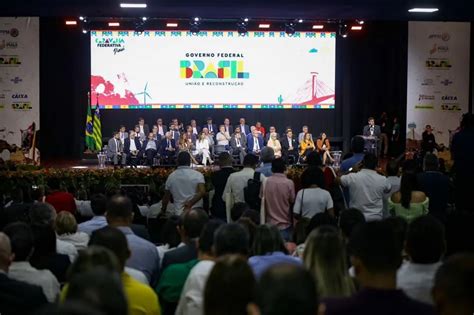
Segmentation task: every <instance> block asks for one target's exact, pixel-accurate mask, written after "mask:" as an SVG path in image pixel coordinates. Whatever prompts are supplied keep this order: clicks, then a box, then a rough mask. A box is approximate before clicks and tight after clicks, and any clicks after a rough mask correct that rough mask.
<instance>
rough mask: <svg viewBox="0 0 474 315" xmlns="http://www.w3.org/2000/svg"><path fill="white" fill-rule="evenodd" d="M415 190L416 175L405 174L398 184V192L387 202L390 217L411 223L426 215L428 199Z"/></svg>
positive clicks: (416, 185) (416, 184)
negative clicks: (403, 219)
mask: <svg viewBox="0 0 474 315" xmlns="http://www.w3.org/2000/svg"><path fill="white" fill-rule="evenodd" d="M417 189H418V182H417V179H416V174H415V173H414V172H405V173H404V174H403V175H402V179H401V182H400V190H399V191H397V192H396V193H394V194H393V195H392V196H391V197H390V198H389V200H388V210H389V212H390V213H391V214H392V216H399V217H402V218H405V219H406V220H407V221H408V222H411V221H412V220H413V219H415V218H417V217H419V216H422V215H425V214H427V213H428V204H429V198H428V197H427V196H426V195H425V193H424V192H422V191H419V190H417Z"/></svg>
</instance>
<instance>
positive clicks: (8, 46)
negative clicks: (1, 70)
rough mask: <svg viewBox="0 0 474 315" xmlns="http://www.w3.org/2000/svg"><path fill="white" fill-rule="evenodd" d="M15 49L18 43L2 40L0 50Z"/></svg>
mask: <svg viewBox="0 0 474 315" xmlns="http://www.w3.org/2000/svg"><path fill="white" fill-rule="evenodd" d="M17 47H18V42H13V41H5V40H2V41H1V42H0V50H3V49H16V48H17Z"/></svg>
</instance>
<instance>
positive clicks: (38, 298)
mask: <svg viewBox="0 0 474 315" xmlns="http://www.w3.org/2000/svg"><path fill="white" fill-rule="evenodd" d="M13 257H14V255H13V254H12V247H11V243H10V238H9V237H8V236H7V235H6V234H5V233H3V232H0V313H1V314H29V313H31V312H33V311H35V310H37V309H38V308H40V307H42V306H44V305H46V304H47V300H46V297H45V296H44V293H43V290H42V289H41V287H38V286H34V285H31V284H27V283H24V282H21V281H17V280H14V279H11V278H10V277H9V276H8V274H7V273H8V269H9V267H10V264H11V263H12V261H13Z"/></svg>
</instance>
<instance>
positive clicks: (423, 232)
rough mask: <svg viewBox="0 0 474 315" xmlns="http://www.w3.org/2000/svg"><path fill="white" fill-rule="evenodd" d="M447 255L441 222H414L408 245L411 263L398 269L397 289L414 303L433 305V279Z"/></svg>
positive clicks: (427, 219) (427, 218)
mask: <svg viewBox="0 0 474 315" xmlns="http://www.w3.org/2000/svg"><path fill="white" fill-rule="evenodd" d="M445 251H446V240H445V236H444V227H443V225H442V224H441V223H440V222H439V221H438V220H436V219H435V218H434V217H431V216H422V217H418V218H416V219H415V220H413V221H412V222H411V223H410V225H409V226H408V231H407V233H406V241H405V252H406V253H407V255H408V261H406V262H404V263H403V265H402V266H401V267H400V268H399V269H398V272H397V288H399V289H402V290H403V291H404V292H405V293H406V295H408V296H409V297H411V298H412V299H414V300H417V301H420V302H424V303H428V304H433V300H432V297H431V290H432V288H433V282H434V276H435V272H436V270H437V269H438V268H439V266H440V265H441V259H442V257H443V255H444V253H445Z"/></svg>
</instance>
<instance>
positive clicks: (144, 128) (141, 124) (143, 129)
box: [137, 117, 150, 139]
mask: <svg viewBox="0 0 474 315" xmlns="http://www.w3.org/2000/svg"><path fill="white" fill-rule="evenodd" d="M137 126H138V128H139V134H140V135H143V138H144V139H145V138H146V137H147V135H148V133H149V132H150V128H149V127H148V125H147V124H145V119H144V118H143V117H140V118H138V125H137Z"/></svg>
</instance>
